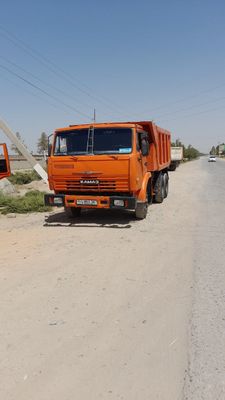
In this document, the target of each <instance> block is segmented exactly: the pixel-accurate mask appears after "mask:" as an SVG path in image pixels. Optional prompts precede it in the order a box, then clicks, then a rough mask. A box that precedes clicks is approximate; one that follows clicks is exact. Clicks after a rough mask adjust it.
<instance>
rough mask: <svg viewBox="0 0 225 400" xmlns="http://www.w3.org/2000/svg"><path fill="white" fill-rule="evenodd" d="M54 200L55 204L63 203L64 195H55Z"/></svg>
mask: <svg viewBox="0 0 225 400" xmlns="http://www.w3.org/2000/svg"><path fill="white" fill-rule="evenodd" d="M53 202H54V204H56V205H57V206H58V205H61V204H63V199H62V197H54V199H53Z"/></svg>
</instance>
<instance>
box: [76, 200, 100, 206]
mask: <svg viewBox="0 0 225 400" xmlns="http://www.w3.org/2000/svg"><path fill="white" fill-rule="evenodd" d="M97 204H98V202H97V200H77V205H78V206H97Z"/></svg>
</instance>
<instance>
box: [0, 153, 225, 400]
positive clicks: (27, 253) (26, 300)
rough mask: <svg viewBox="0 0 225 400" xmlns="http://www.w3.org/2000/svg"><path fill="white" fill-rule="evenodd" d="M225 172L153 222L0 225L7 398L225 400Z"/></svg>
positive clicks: (210, 172) (0, 381)
mask: <svg viewBox="0 0 225 400" xmlns="http://www.w3.org/2000/svg"><path fill="white" fill-rule="evenodd" d="M224 183H225V162H224V161H222V160H218V161H217V163H208V162H207V159H205V158H202V159H200V160H198V161H194V162H191V163H187V164H185V165H182V166H181V167H179V168H178V169H177V171H175V172H173V173H171V174H170V193H169V197H168V198H167V199H166V201H164V203H163V204H155V205H152V206H151V207H150V209H149V215H148V217H147V219H146V220H144V221H135V219H134V218H133V217H132V216H130V215H129V214H126V213H125V214H121V213H118V212H103V213H99V212H95V211H91V212H88V213H84V215H83V216H82V217H81V218H80V219H79V220H77V221H76V222H73V221H71V220H68V219H66V218H65V215H64V214H63V213H62V212H61V210H59V211H58V212H56V213H53V214H46V215H44V214H33V215H27V216H16V217H12V218H8V217H5V216H1V217H0V234H1V260H0V263H1V267H0V338H1V340H0V354H1V357H0V377H1V378H0V398H2V399H4V400H15V399H16V400H28V399H32V400H52V399H54V400H74V399H78V400H97V399H104V400H108V399H110V400H111V399H112V400H117V399H124V400H157V399H158V400H184V399H188V400H200V399H204V400H224V399H225V373H224V372H225V371H224V370H225V361H224V360H225V345H224V344H225V307H224V300H225V272H224V271H225V268H224V259H225V257H224V255H225V254H224V234H225V224H224V222H225V212H224V211H225V210H224V207H225V205H224V199H225V184H224Z"/></svg>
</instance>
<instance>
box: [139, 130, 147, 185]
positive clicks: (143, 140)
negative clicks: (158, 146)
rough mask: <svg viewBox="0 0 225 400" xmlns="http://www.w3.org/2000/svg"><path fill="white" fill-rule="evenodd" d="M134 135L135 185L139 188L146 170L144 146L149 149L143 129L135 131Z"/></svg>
mask: <svg viewBox="0 0 225 400" xmlns="http://www.w3.org/2000/svg"><path fill="white" fill-rule="evenodd" d="M136 134H137V137H136V155H137V159H136V166H137V177H136V181H137V186H138V188H139V189H141V186H142V181H143V177H144V176H145V174H146V172H147V156H146V154H143V153H145V152H144V148H146V149H149V143H148V134H147V132H144V131H137V133H136Z"/></svg>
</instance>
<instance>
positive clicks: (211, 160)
mask: <svg viewBox="0 0 225 400" xmlns="http://www.w3.org/2000/svg"><path fill="white" fill-rule="evenodd" d="M208 161H209V162H215V161H216V156H213V155H211V156H209V158H208Z"/></svg>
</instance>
